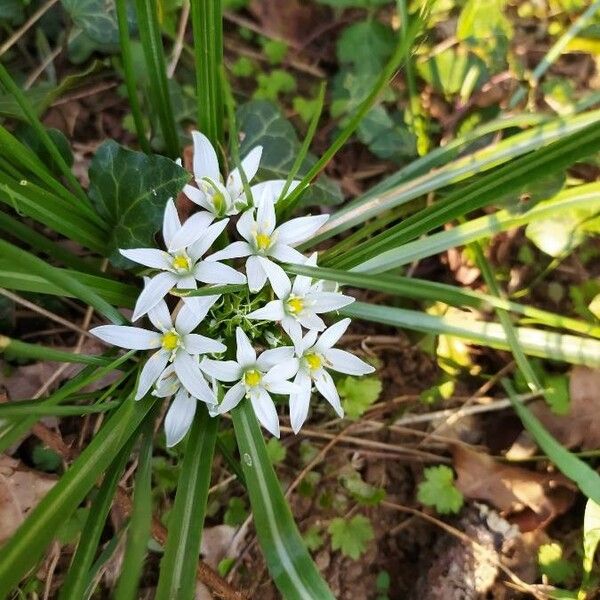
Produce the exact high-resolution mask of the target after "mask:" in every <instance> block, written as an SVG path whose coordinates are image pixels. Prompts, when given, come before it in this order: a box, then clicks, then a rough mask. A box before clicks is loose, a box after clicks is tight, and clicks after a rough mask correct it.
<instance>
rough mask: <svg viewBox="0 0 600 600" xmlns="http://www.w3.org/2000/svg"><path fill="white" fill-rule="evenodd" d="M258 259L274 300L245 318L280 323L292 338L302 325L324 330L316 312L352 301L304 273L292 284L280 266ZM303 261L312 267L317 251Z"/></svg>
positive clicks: (297, 336) (336, 307) (323, 325)
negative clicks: (328, 289)
mask: <svg viewBox="0 0 600 600" xmlns="http://www.w3.org/2000/svg"><path fill="white" fill-rule="evenodd" d="M259 260H260V262H261V265H262V268H263V270H264V271H265V273H266V274H267V277H268V279H269V281H270V283H271V286H272V288H273V291H274V292H275V295H276V296H277V300H272V301H271V302H268V303H267V304H266V305H265V306H263V307H262V308H259V309H257V310H254V311H252V312H251V313H249V314H248V315H247V318H248V319H256V320H262V321H276V322H280V323H281V326H282V327H283V329H284V330H285V332H286V333H287V334H288V335H289V336H290V337H291V338H292V339H297V338H299V337H301V335H302V327H305V328H306V329H314V330H316V331H323V329H325V323H324V322H323V319H321V317H319V316H318V314H319V313H326V312H331V311H333V310H338V309H340V308H343V307H344V306H347V305H348V304H351V303H352V302H354V298H352V297H351V296H345V295H344V294H340V293H339V292H329V291H324V290H323V282H322V281H317V282H315V283H313V282H312V278H311V277H307V276H304V275H298V276H297V277H296V278H295V279H294V283H293V285H292V283H291V281H290V279H289V277H288V276H287V275H286V274H285V271H284V270H283V269H282V268H281V267H280V266H279V265H277V264H275V263H273V262H271V261H268V260H265V259H264V258H262V257H261V258H259ZM304 264H306V265H308V266H315V265H316V264H317V254H316V253H315V254H313V255H312V256H311V257H310V258H309V259H308V260H307V261H306V262H305V263H304Z"/></svg>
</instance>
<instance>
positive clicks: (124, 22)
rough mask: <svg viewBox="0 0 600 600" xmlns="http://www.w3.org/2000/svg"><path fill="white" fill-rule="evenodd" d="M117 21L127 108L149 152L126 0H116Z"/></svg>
mask: <svg viewBox="0 0 600 600" xmlns="http://www.w3.org/2000/svg"><path fill="white" fill-rule="evenodd" d="M116 9H117V21H118V25H119V45H120V49H121V61H122V63H123V74H124V75H125V78H124V79H125V87H126V88H127V97H128V98H129V108H131V115H132V116H133V123H134V125H135V130H136V132H137V137H138V142H139V144H140V147H141V149H142V150H143V151H144V152H145V153H146V154H150V152H151V148H150V142H149V141H148V137H147V135H146V126H145V125H144V118H143V116H142V109H141V107H140V99H139V98H138V92H137V86H136V78H135V67H134V63H133V54H132V52H131V39H130V37H129V21H128V19H127V1H126V0H116Z"/></svg>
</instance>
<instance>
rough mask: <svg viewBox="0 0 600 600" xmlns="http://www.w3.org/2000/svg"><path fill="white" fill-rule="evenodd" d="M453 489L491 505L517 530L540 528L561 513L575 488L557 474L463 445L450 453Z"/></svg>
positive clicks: (569, 504) (572, 495) (567, 505)
mask: <svg viewBox="0 0 600 600" xmlns="http://www.w3.org/2000/svg"><path fill="white" fill-rule="evenodd" d="M453 455H454V468H455V470H456V473H457V475H458V479H457V481H456V486H457V487H458V489H459V490H460V491H461V492H462V493H463V494H464V496H465V497H466V498H470V499H473V500H483V501H485V502H489V503H490V504H491V505H492V506H495V507H496V508H497V509H498V510H500V511H502V513H504V514H505V515H509V516H510V517H511V520H512V521H514V522H516V523H517V524H518V525H519V527H520V528H521V531H532V530H534V529H537V528H539V527H544V526H545V525H547V524H548V523H549V522H550V521H552V520H553V519H554V518H556V517H557V516H558V515H560V514H562V513H564V512H565V511H566V510H567V509H568V508H569V507H570V506H571V504H572V502H573V500H574V498H575V492H576V488H575V486H574V485H573V484H572V483H571V482H570V481H569V480H568V479H566V478H565V477H563V476H562V475H560V474H549V473H548V474H546V473H538V472H536V471H530V470H527V469H523V468H521V467H515V466H512V465H505V464H502V463H499V462H497V461H495V460H494V459H493V458H491V457H489V456H487V455H485V454H481V453H479V452H474V451H472V450H469V449H467V448H465V447H464V446H455V448H454V450H453Z"/></svg>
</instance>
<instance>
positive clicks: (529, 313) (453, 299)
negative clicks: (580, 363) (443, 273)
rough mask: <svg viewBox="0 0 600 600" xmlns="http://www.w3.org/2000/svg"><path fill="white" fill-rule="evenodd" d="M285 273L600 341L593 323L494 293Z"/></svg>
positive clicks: (305, 269) (305, 271)
mask: <svg viewBox="0 0 600 600" xmlns="http://www.w3.org/2000/svg"><path fill="white" fill-rule="evenodd" d="M285 270H286V271H287V272H288V273H293V274H296V275H307V276H309V277H313V278H314V279H324V280H326V281H335V282H337V283H339V284H342V285H350V286H352V287H357V288H360V289H364V290H373V291H375V292H384V293H386V294H392V295H394V296H400V297H402V298H410V299H414V300H424V301H426V302H444V303H445V304H449V305H450V306H457V307H464V306H469V307H472V308H477V309H479V310H487V309H489V308H501V309H504V310H508V311H511V312H514V313H516V314H519V315H523V316H524V317H527V318H528V319H531V320H533V321H537V322H539V323H541V324H543V325H548V326H550V327H557V328H562V329H568V330H570V331H573V332H575V333H581V334H584V335H589V336H592V337H596V338H600V326H598V325H594V324H593V323H587V322H585V321H578V320H577V319H571V318H569V317H565V316H563V315H559V314H555V313H552V312H549V311H546V310H541V309H539V308H535V307H532V306H526V305H524V304H519V303H518V302H512V301H510V300H507V299H505V298H498V297H497V296H493V295H491V294H483V293H481V292H474V291H472V290H469V289H463V288H458V287H455V286H452V285H448V284H445V283H438V282H437V281H427V280H424V279H414V278H412V277H402V276H400V275H367V274H365V273H354V272H352V271H340V270H337V269H326V268H322V267H309V266H306V265H285Z"/></svg>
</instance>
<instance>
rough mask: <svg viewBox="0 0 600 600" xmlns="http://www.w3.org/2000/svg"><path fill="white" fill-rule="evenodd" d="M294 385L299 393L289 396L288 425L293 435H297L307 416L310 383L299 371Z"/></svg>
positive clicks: (304, 374) (307, 377)
mask: <svg viewBox="0 0 600 600" xmlns="http://www.w3.org/2000/svg"><path fill="white" fill-rule="evenodd" d="M294 383H295V384H296V386H297V387H298V388H299V389H300V391H299V392H298V393H297V394H292V395H291V396H290V425H291V426H292V429H293V430H294V433H298V431H300V428H301V427H302V425H304V422H305V421H306V417H307V416H308V408H309V406H310V392H311V388H312V381H311V379H310V377H309V375H308V374H307V373H304V372H302V371H300V372H299V373H298V375H296V378H295V379H294Z"/></svg>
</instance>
